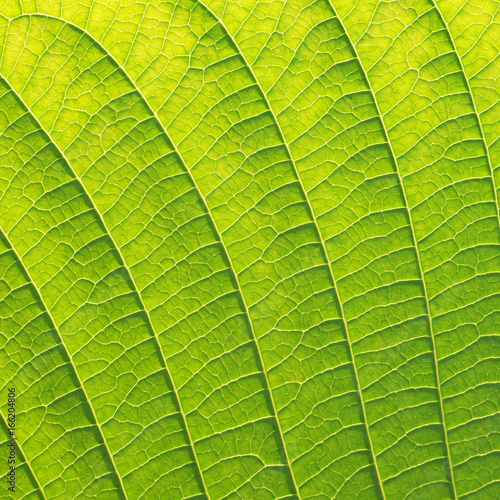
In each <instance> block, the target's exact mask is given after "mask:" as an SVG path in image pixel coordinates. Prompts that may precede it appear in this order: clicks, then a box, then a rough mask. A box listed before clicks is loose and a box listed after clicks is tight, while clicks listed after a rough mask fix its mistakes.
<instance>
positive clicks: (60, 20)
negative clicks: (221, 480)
mask: <svg viewBox="0 0 500 500" xmlns="http://www.w3.org/2000/svg"><path fill="white" fill-rule="evenodd" d="M3 17H5V16H3ZM21 17H40V18H49V19H55V20H56V21H59V22H62V23H65V24H67V25H68V26H72V27H73V28H75V29H76V30H78V31H79V32H81V33H84V34H86V35H87V36H88V37H89V38H90V39H91V40H92V41H93V42H94V43H95V44H96V45H97V46H98V47H101V48H102V50H103V51H105V53H106V54H107V55H108V57H109V58H110V59H111V60H112V61H114V62H115V64H116V65H117V66H118V67H119V68H120V69H121V70H122V71H123V73H124V75H125V76H126V77H127V79H128V80H129V81H130V83H131V84H132V85H133V87H134V88H135V89H136V91H137V92H138V93H139V95H140V96H141V98H142V100H143V101H144V104H145V105H146V107H147V108H148V109H149V111H150V112H151V113H152V114H153V116H154V117H155V118H156V120H157V122H158V124H159V126H160V127H161V129H162V130H163V132H164V134H165V136H166V137H167V138H168V140H169V141H170V143H171V144H172V147H173V148H174V151H175V152H176V153H177V156H178V157H179V159H180V160H181V161H182V163H183V165H184V168H185V169H186V172H187V173H188V175H189V177H190V179H191V182H192V183H193V185H194V186H195V188H196V190H197V191H198V194H199V196H200V198H201V200H202V201H203V203H204V206H205V208H206V211H207V214H208V215H209V217H210V220H211V221H212V225H213V227H214V229H215V231H216V233H217V235H218V237H219V240H220V243H221V245H222V246H223V248H224V251H225V252H226V256H227V258H228V261H229V264H230V266H231V269H232V272H233V275H234V278H235V281H236V283H237V285H238V289H239V293H240V296H241V299H242V302H243V304H244V307H245V312H246V315H247V317H248V321H249V325H250V328H251V331H252V334H253V338H254V340H255V345H256V348H257V351H258V353H259V357H260V362H261V365H262V371H263V374H264V377H265V380H266V383H267V384H268V390H269V396H270V400H271V403H272V407H273V410H274V412H275V419H276V424H277V428H278V430H279V434H280V437H281V439H282V441H283V449H284V451H285V455H286V459H287V462H288V463H287V465H288V467H289V469H290V474H291V476H292V479H293V483H294V486H295V488H296V490H297V495H299V497H300V494H299V491H298V488H297V485H296V481H295V477H294V476H293V470H292V466H291V463H290V460H289V457H288V453H287V450H286V445H285V441H284V438H283V432H282V430H281V426H280V423H279V419H278V414H277V411H276V406H275V403H274V399H273V395H272V391H271V386H270V385H269V380H268V377H267V373H266V371H265V368H264V364H263V360H262V355H261V352H260V348H259V344H258V342H257V338H256V336H255V331H254V328H253V323H252V319H251V316H250V313H249V311H248V307H247V305H246V302H245V298H244V296H243V292H242V290H241V286H240V283H239V280H238V275H237V274H236V271H235V268H234V265H233V262H232V260H231V257H230V256H229V252H228V250H227V248H226V246H225V244H224V242H223V240H222V237H221V234H220V232H219V229H218V227H217V224H216V223H215V219H214V218H213V215H212V213H211V211H210V209H209V207H208V205H207V203H206V201H205V198H204V197H203V195H202V192H201V189H200V188H199V186H198V184H197V182H196V180H195V179H194V177H193V174H192V172H191V170H190V169H189V168H188V167H187V164H186V163H185V161H184V159H183V157H182V155H181V153H180V151H179V150H178V148H177V145H176V144H175V143H174V141H173V140H172V139H171V137H170V135H169V134H168V132H167V130H166V128H165V126H164V125H163V122H162V121H161V120H160V118H159V117H158V114H157V113H156V111H155V110H154V109H153V108H152V107H151V106H150V105H149V102H148V100H147V99H146V97H145V96H144V94H143V93H142V91H141V90H140V88H139V87H138V86H137V85H136V83H135V81H134V80H133V79H132V77H131V76H130V75H129V74H128V72H127V71H126V70H125V68H124V67H123V66H122V65H121V64H120V63H119V62H118V61H116V60H115V58H114V57H113V56H112V55H111V54H110V53H109V52H108V50H107V49H105V48H104V47H103V46H102V45H101V44H100V42H98V41H97V39H95V38H94V36H93V35H91V34H90V33H89V32H88V31H86V30H84V29H82V28H81V27H79V26H77V25H76V24H74V23H72V22H70V21H67V20H65V19H60V18H58V17H55V16H52V15H48V14H38V13H33V14H22V15H19V16H17V17H15V18H12V19H11V20H10V21H13V20H14V19H19V18H21ZM7 19H8V18H7ZM47 135H48V134H47ZM49 137H50V135H49ZM61 154H62V152H61ZM68 164H69V162H68ZM75 176H76V173H75ZM77 178H78V176H77ZM80 182H81V181H80ZM82 186H83V183H82ZM84 189H85V187H84ZM85 192H87V191H85ZM89 198H90V196H89ZM90 200H91V202H92V204H94V202H93V200H92V198H90ZM94 206H95V205H94ZM96 211H97V213H98V214H99V216H100V217H101V221H102V223H103V224H104V220H103V219H102V216H101V215H100V213H99V211H98V210H97V208H96ZM104 227H106V229H107V226H106V225H105V224H104ZM108 233H109V231H108ZM110 236H111V235H110ZM111 239H112V238H111ZM112 241H113V243H114V240H113V239H112ZM115 246H116V248H117V249H118V251H119V248H118V245H116V243H115ZM119 254H120V256H121V258H122V260H123V262H124V263H125V260H124V259H123V256H122V255H121V252H120V251H119ZM127 270H128V268H127ZM129 274H130V275H131V273H130V272H129ZM131 279H132V281H133V283H134V285H135V281H134V280H133V278H132V276H131ZM136 288H137V286H136ZM137 291H138V294H139V298H140V299H141V303H142V304H143V307H144V310H145V311H146V313H147V315H148V318H149V313H148V311H147V309H146V308H145V306H144V302H143V301H142V297H141V296H140V292H139V290H138V288H137ZM151 327H152V328H153V331H154V332H155V335H156V338H157V339H158V335H157V334H156V330H155V329H154V327H153V324H152V323H151ZM158 343H159V339H158ZM159 345H160V351H161V353H162V357H163V359H165V357H164V354H163V350H162V349H161V344H159ZM165 366H166V368H167V370H168V366H167V364H166V361H165ZM169 374H170V373H169ZM171 380H172V386H173V387H174V391H175V393H176V395H177V399H178V401H179V407H180V409H181V414H182V416H183V418H184V423H185V426H186V430H187V433H188V436H189V439H190V441H191V446H192V448H193V453H194V456H195V459H196V463H197V465H198V468H199V470H200V476H201V479H202V482H203V486H204V488H205V491H206V494H207V496H208V497H209V498H210V496H209V494H208V489H207V487H206V485H205V480H204V477H203V473H202V472H201V467H200V465H199V462H198V458H197V456H196V451H195V449H194V444H193V440H192V438H191V433H190V431H189V427H188V425H187V420H186V418H185V415H184V412H183V411H182V406H181V401H180V398H179V396H178V394H177V389H176V388H175V383H174V380H173V378H172V377H171Z"/></svg>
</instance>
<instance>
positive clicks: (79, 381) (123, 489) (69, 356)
mask: <svg viewBox="0 0 500 500" xmlns="http://www.w3.org/2000/svg"><path fill="white" fill-rule="evenodd" d="M6 83H7V82H6ZM13 92H14V93H15V91H13ZM0 231H1V232H2V233H3V234H4V236H5V239H6V240H7V243H8V244H9V246H10V248H11V250H12V252H14V255H15V256H16V259H17V260H18V261H19V264H20V265H21V267H22V268H23V269H24V271H25V273H26V274H27V276H28V278H29V279H30V281H31V284H32V285H33V287H34V288H35V290H36V293H37V295H38V297H39V299H40V302H41V303H42V304H43V307H44V309H45V310H46V311H47V314H48V316H49V318H50V321H51V322H52V324H53V325H54V330H55V331H56V332H57V335H58V337H59V339H60V341H61V345H62V346H63V349H64V351H65V353H66V355H67V356H68V359H69V362H70V363H71V366H72V367H73V371H74V372H75V376H76V379H77V380H78V384H79V385H80V387H81V388H82V391H83V394H84V395H85V398H86V399H87V402H88V404H89V407H90V411H91V412H92V417H93V419H94V421H95V425H96V426H97V428H98V429H99V433H100V434H101V437H102V440H103V444H104V446H105V447H106V451H107V452H108V454H109V458H110V460H111V463H112V464H113V468H114V470H115V473H116V477H117V478H118V481H119V482H120V487H121V489H122V491H123V495H124V496H125V498H126V499H127V500H128V496H127V492H126V491H125V488H124V486H123V481H122V478H121V476H120V474H118V468H117V467H116V464H115V460H114V458H113V455H112V453H111V451H110V449H109V446H108V442H107V441H106V437H105V436H104V433H103V431H102V428H101V426H100V424H99V421H98V420H97V416H96V414H95V411H94V407H93V406H92V404H91V402H90V398H89V397H88V395H87V393H86V392H85V388H84V386H83V383H82V380H81V378H80V374H79V373H78V370H77V369H76V366H75V364H74V363H73V359H72V358H71V355H70V354H69V351H68V349H67V347H66V344H65V343H64V339H63V337H62V335H61V332H60V331H59V328H58V327H57V324H56V322H55V320H54V318H53V317H52V314H51V312H50V310H49V308H48V307H47V304H46V303H45V300H44V299H43V297H42V294H41V293H40V290H39V289H38V287H37V285H36V283H35V281H34V280H33V278H32V276H31V274H30V272H29V270H28V268H27V267H26V266H25V265H24V262H23V261H22V260H21V257H20V255H19V254H18V253H17V250H16V249H15V247H14V245H13V244H12V242H11V241H10V239H9V236H8V234H7V233H6V232H5V231H4V230H3V229H2V228H1V227H0ZM25 458H26V462H27V461H28V457H25Z"/></svg>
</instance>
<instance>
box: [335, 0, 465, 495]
mask: <svg viewBox="0 0 500 500" xmlns="http://www.w3.org/2000/svg"><path fill="white" fill-rule="evenodd" d="M328 3H329V4H330V6H331V8H332V10H333V13H334V15H335V16H336V17H337V19H338V20H339V23H340V25H341V26H342V29H343V30H344V33H345V35H346V37H347V39H348V40H349V43H350V45H351V47H352V49H353V51H354V53H355V54H356V57H357V59H358V61H359V66H360V69H361V71H362V72H363V76H364V78H365V80H366V84H367V85H368V88H369V89H370V93H371V95H372V98H373V102H374V104H375V107H376V109H377V113H378V115H379V117H380V123H381V125H382V131H383V134H384V135H385V138H386V140H387V144H388V146H389V149H390V151H391V155H392V157H393V159H394V164H395V166H396V173H397V175H398V179H399V183H400V185H401V191H402V193H403V198H404V202H405V209H406V211H407V213H408V220H409V221H410V229H411V235H412V239H413V244H414V245H415V252H416V256H417V263H418V270H419V274H420V277H421V279H422V286H423V289H424V299H425V307H426V309H427V317H428V319H429V328H430V334H431V335H430V336H431V341H432V354H433V358H434V366H435V369H436V379H437V390H438V395H439V407H440V410H441V418H442V423H443V432H444V438H445V444H446V453H447V458H448V463H449V466H450V475H451V483H452V487H453V494H454V497H455V498H458V495H457V490H456V486H455V478H454V474H453V462H452V459H451V452H450V444H449V441H448V430H447V428H446V418H445V412H444V405H443V395H442V393H441V381H440V376H439V364H438V360H437V350H436V341H435V338H434V330H433V325H432V317H431V310H430V305H429V295H428V293H427V286H426V283H425V277H424V271H423V268H422V261H421V258H420V251H419V249H418V244H417V238H416V235H415V227H414V224H413V219H412V217H411V211H410V206H409V204H408V199H407V197H406V190H405V187H404V183H403V179H402V177H401V172H400V169H399V164H398V159H397V156H396V153H395V152H394V148H393V147H392V142H391V140H390V138H389V133H388V132H387V128H386V126H385V122H384V117H383V114H382V112H381V110H380V107H379V105H378V101H377V98H376V96H375V92H374V90H373V87H372V86H371V84H370V80H369V79H368V74H367V72H366V70H365V67H364V66H363V62H362V61H361V58H360V56H359V54H358V51H357V49H356V45H355V44H354V43H353V41H352V40H351V37H350V35H349V33H348V32H347V29H346V28H345V26H344V22H343V21H342V19H341V18H340V16H339V15H338V14H337V11H336V10H335V7H334V6H333V3H332V0H328Z"/></svg>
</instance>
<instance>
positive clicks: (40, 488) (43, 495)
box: [0, 231, 47, 500]
mask: <svg viewBox="0 0 500 500" xmlns="http://www.w3.org/2000/svg"><path fill="white" fill-rule="evenodd" d="M2 234H4V235H5V233H4V232H3V231H2ZM0 414H1V415H2V420H3V422H4V424H5V425H6V427H7V430H9V426H8V425H7V420H6V418H5V415H4V414H3V412H1V411H0ZM7 439H10V438H8V437H7ZM15 440H16V446H17V448H19V450H20V451H21V453H22V454H23V457H24V463H25V464H26V465H27V466H28V469H29V471H30V473H31V475H32V476H33V479H34V481H35V484H36V486H37V488H38V489H39V490H40V493H41V494H42V497H43V498H45V499H46V500H47V495H46V494H45V491H44V490H43V488H42V485H41V484H40V481H38V478H37V477H36V475H35V471H34V470H33V467H31V463H30V461H29V460H28V456H27V455H26V453H25V452H24V450H23V447H22V446H21V442H20V441H19V440H18V439H17V438H15Z"/></svg>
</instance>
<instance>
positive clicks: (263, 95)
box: [197, 0, 385, 499]
mask: <svg viewBox="0 0 500 500" xmlns="http://www.w3.org/2000/svg"><path fill="white" fill-rule="evenodd" d="M197 1H198V2H199V3H200V4H201V5H203V6H204V7H205V8H206V9H207V11H208V12H210V14H212V16H213V17H214V18H215V19H216V20H217V21H218V22H219V24H220V25H221V26H222V27H223V28H224V30H225V32H226V33H227V35H228V36H229V38H230V39H231V41H232V43H233V45H234V47H235V48H236V50H237V51H238V53H239V54H240V56H241V57H242V58H243V61H244V62H245V65H246V66H247V68H248V70H249V71H250V73H251V74H252V77H253V79H254V81H255V84H256V85H257V86H258V87H259V90H260V93H261V95H262V98H263V99H264V101H265V103H266V106H267V108H268V109H269V112H270V113H271V115H272V117H273V120H274V122H275V124H276V127H277V129H278V131H279V134H280V138H281V140H282V142H283V144H284V146H285V148H286V151H287V154H288V157H289V158H290V161H291V163H292V165H293V169H294V172H295V175H296V176H297V180H298V181H299V184H300V187H301V189H302V192H303V193H304V199H305V200H306V203H307V206H308V209H309V212H310V214H311V217H312V219H313V222H314V225H315V227H316V232H317V234H318V238H319V241H320V244H321V248H322V251H323V254H324V258H325V260H326V264H327V267H328V270H329V274H330V278H331V280H332V284H333V289H334V291H335V294H336V296H337V299H338V302H339V306H340V313H341V316H342V322H343V325H344V329H345V333H346V337H347V343H348V345H349V353H350V356H351V361H352V366H353V369H354V375H355V378H356V385H357V390H358V393H359V397H360V402H361V410H362V413H363V419H364V422H365V428H366V433H367V437H368V442H369V444H370V451H371V454H372V458H373V464H374V466H375V471H376V474H377V478H378V481H379V483H380V490H381V493H382V496H383V498H384V499H385V493H384V487H383V483H382V478H381V476H380V471H379V467H378V464H377V457H376V454H375V450H374V448H373V443H372V439H371V435H370V429H369V426H368V419H367V416H366V408H365V402H364V399H363V393H362V390H361V384H360V381H359V375H358V369H357V367H356V361H355V358H354V352H353V349H352V341H351V337H350V334H349V328H348V326H347V320H346V316H345V313H344V306H343V304H342V300H341V299H340V294H339V291H338V286H337V280H336V278H335V275H334V273H333V269H332V265H331V259H330V257H329V254H328V250H327V249H326V244H325V241H324V238H323V236H322V234H321V231H320V228H319V225H318V221H317V219H316V216H315V214H314V210H313V209H312V206H311V203H310V201H309V197H308V196H307V191H306V189H305V187H304V184H303V182H302V178H301V177H300V175H299V171H298V169H297V166H296V164H295V159H294V158H293V156H292V152H291V151H290V146H289V145H288V142H287V140H286V139H285V134H284V133H283V130H282V129H281V125H280V123H279V121H278V118H277V116H276V115H275V113H274V111H273V109H272V107H271V103H270V102H269V100H268V98H267V95H266V93H265V92H264V89H263V88H262V86H261V84H260V82H259V80H258V78H257V76H256V75H255V73H254V71H253V68H252V67H251V66H250V64H249V63H248V61H247V59H246V57H245V55H244V54H243V52H242V51H241V50H240V48H239V46H238V44H237V43H236V41H235V40H234V38H233V37H232V35H231V33H230V32H229V30H228V29H227V27H226V26H225V24H224V22H223V21H222V20H221V19H219V17H217V16H216V14H215V13H214V12H213V11H212V10H211V9H210V8H209V7H208V6H207V5H205V4H204V3H203V2H202V0H197Z"/></svg>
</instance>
